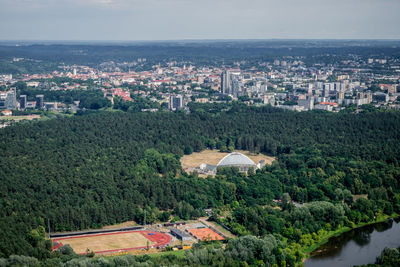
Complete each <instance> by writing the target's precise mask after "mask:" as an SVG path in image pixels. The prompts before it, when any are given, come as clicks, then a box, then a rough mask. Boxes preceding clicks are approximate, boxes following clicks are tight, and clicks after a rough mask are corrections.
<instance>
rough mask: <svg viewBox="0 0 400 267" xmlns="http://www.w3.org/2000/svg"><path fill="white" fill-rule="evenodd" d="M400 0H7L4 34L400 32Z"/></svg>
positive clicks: (317, 35) (137, 36) (379, 35)
mask: <svg viewBox="0 0 400 267" xmlns="http://www.w3.org/2000/svg"><path fill="white" fill-rule="evenodd" d="M399 10H400V0H0V40H70V41H79V40H99V41H125V40H126V41H136V40H193V39H400V27H399V26H400V16H399V15H398V12H399Z"/></svg>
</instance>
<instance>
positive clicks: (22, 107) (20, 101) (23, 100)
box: [19, 95, 27, 109]
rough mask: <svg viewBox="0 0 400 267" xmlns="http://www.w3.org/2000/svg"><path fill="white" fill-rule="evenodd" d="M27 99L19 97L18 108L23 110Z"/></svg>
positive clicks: (22, 96) (24, 96)
mask: <svg viewBox="0 0 400 267" xmlns="http://www.w3.org/2000/svg"><path fill="white" fill-rule="evenodd" d="M26 102H27V97H26V95H20V96H19V108H20V109H25V108H26Z"/></svg>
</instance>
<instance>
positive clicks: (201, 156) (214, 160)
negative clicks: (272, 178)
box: [181, 149, 275, 169]
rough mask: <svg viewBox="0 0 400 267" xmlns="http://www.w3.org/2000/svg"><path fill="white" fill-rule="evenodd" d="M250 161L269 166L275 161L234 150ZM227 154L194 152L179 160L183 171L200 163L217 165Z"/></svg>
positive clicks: (207, 151) (214, 151)
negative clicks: (264, 163) (260, 162)
mask: <svg viewBox="0 0 400 267" xmlns="http://www.w3.org/2000/svg"><path fill="white" fill-rule="evenodd" d="M234 152H240V153H242V154H243V155H246V156H247V157H249V158H250V159H252V160H253V161H254V162H255V163H256V164H257V163H258V162H259V161H260V160H265V162H266V164H271V163H272V161H274V160H275V158H274V157H269V156H266V155H263V154H252V153H250V152H249V151H244V150H235V151H234ZM228 154H229V153H224V152H219V150H215V149H214V150H209V149H207V150H203V151H201V152H194V153H192V154H190V155H185V156H183V157H182V158H181V165H182V168H183V169H193V168H196V167H199V166H200V164H201V163H207V164H210V165H217V164H218V163H219V161H220V160H221V159H222V158H223V157H225V156H226V155H228Z"/></svg>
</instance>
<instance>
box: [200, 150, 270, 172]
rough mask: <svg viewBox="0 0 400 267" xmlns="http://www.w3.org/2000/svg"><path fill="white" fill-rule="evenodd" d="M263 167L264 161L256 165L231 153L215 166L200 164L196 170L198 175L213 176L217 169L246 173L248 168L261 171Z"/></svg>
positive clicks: (239, 154)
mask: <svg viewBox="0 0 400 267" xmlns="http://www.w3.org/2000/svg"><path fill="white" fill-rule="evenodd" d="M264 165H265V160H260V162H259V163H258V164H256V163H255V162H254V161H253V160H252V159H250V158H249V157H247V156H246V155H243V154H242V153H239V152H233V153H230V154H228V155H226V156H225V157H223V158H222V159H221V160H220V161H219V162H218V164H217V165H211V164H207V163H201V164H200V167H199V168H198V170H199V171H200V173H204V174H211V175H215V174H216V173H217V170H218V168H223V167H236V168H238V169H239V171H241V172H248V171H249V169H250V168H253V169H254V170H256V169H261V168H262V167H264Z"/></svg>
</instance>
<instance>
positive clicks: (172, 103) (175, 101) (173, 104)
mask: <svg viewBox="0 0 400 267" xmlns="http://www.w3.org/2000/svg"><path fill="white" fill-rule="evenodd" d="M182 108H183V96H181V95H171V96H170V97H169V109H170V110H179V109H182Z"/></svg>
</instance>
